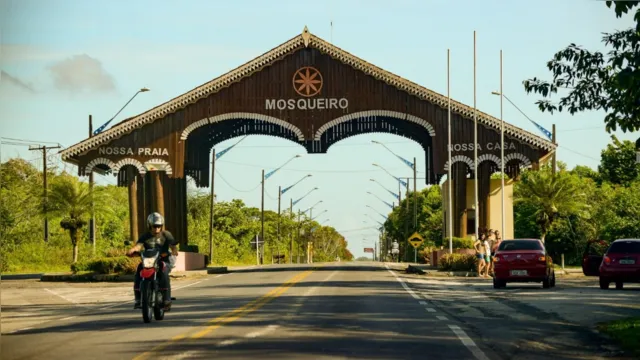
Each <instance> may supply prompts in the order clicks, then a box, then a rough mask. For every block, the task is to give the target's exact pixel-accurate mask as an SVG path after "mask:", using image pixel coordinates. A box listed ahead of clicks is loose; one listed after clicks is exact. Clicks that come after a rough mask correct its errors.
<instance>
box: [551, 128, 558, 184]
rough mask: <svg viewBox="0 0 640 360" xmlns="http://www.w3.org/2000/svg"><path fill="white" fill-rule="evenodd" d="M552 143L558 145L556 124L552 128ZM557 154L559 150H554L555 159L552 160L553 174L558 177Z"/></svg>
mask: <svg viewBox="0 0 640 360" xmlns="http://www.w3.org/2000/svg"><path fill="white" fill-rule="evenodd" d="M551 142H553V143H554V144H557V143H556V124H553V127H552V128H551ZM556 154H557V150H553V157H552V158H551V173H552V174H553V176H556Z"/></svg>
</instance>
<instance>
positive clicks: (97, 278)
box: [40, 267, 227, 282]
mask: <svg viewBox="0 0 640 360" xmlns="http://www.w3.org/2000/svg"><path fill="white" fill-rule="evenodd" d="M224 273H227V268H226V267H215V268H207V269H206V270H189V271H178V272H172V273H170V274H169V277H170V278H172V279H177V278H190V277H196V276H207V275H208V274H224ZM134 280H135V275H133V274H82V275H78V274H42V276H41V277H40V281H43V282H132V281H134Z"/></svg>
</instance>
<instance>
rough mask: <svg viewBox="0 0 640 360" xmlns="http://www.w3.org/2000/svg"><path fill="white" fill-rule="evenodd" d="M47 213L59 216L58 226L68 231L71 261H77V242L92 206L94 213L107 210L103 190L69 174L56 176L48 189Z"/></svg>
mask: <svg viewBox="0 0 640 360" xmlns="http://www.w3.org/2000/svg"><path fill="white" fill-rule="evenodd" d="M47 195H48V198H49V201H48V208H49V211H48V214H51V215H53V216H61V217H62V220H61V221H60V227H62V228H63V229H65V230H67V231H68V232H69V237H70V239H71V245H72V246H73V262H74V263H75V262H76V261H78V243H79V241H80V239H81V232H82V228H83V227H84V226H86V225H87V223H88V219H89V217H90V216H91V211H92V207H93V209H95V213H102V212H106V211H108V209H107V205H106V201H105V200H106V199H105V197H104V192H103V191H101V189H99V188H98V189H96V188H94V189H93V190H91V189H90V188H89V185H88V184H86V183H83V182H81V181H79V180H78V179H77V178H75V177H72V176H70V175H64V174H63V175H61V176H59V177H57V178H56V179H55V180H54V181H53V182H52V184H51V187H50V188H49V189H48V194H47Z"/></svg>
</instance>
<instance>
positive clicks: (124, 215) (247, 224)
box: [0, 158, 353, 273]
mask: <svg viewBox="0 0 640 360" xmlns="http://www.w3.org/2000/svg"><path fill="white" fill-rule="evenodd" d="M84 180H86V179H82V180H81V179H79V178H77V177H75V176H72V175H70V174H67V173H64V172H57V171H55V170H51V171H49V172H48V179H47V181H48V189H49V192H48V195H49V196H48V202H47V207H48V211H47V217H48V221H49V238H48V241H47V242H45V241H44V216H45V213H44V211H43V196H42V193H43V190H42V189H43V176H42V172H41V171H39V170H38V169H37V168H35V167H34V166H33V165H32V164H30V163H29V162H27V161H25V160H23V159H18V158H15V159H10V160H8V161H6V162H4V163H2V164H1V165H0V199H1V201H0V239H2V241H1V242H0V256H1V257H2V262H1V270H2V272H3V273H30V272H68V271H70V270H71V269H73V270H74V271H96V272H100V273H105V272H106V273H110V272H122V273H127V272H131V271H132V270H131V267H132V266H135V264H134V265H132V261H130V259H128V258H126V257H124V253H125V248H126V247H125V245H124V241H125V240H131V239H129V207H128V196H127V189H126V188H120V187H117V186H113V185H108V186H97V185H96V186H95V187H94V190H93V191H89V186H88V184H87V182H86V181H84ZM91 199H93V201H94V204H95V209H96V210H95V214H96V245H95V251H94V248H93V246H92V244H91V242H90V241H89V233H88V229H89V226H88V223H89V218H90V214H91V207H90V203H91V201H90V200H91ZM209 200H210V197H209V195H208V194H204V193H200V192H197V191H189V196H188V210H189V211H188V231H189V246H188V249H181V250H189V251H196V252H200V253H202V254H205V255H207V254H208V253H209V240H208V239H209V230H208V229H209ZM294 215H295V216H294ZM294 215H292V214H289V212H288V211H285V212H283V214H282V217H281V222H280V231H281V236H280V240H278V236H277V222H278V215H277V213H276V212H273V211H265V237H266V238H267V241H268V243H267V247H266V249H265V255H264V263H271V255H272V254H274V255H278V254H280V255H285V258H286V259H288V258H289V248H290V239H291V237H293V239H294V258H295V259H297V255H298V254H301V255H304V253H305V248H304V246H306V243H307V241H313V243H314V249H315V254H314V260H315V261H318V262H320V261H327V260H335V259H336V257H340V259H342V260H351V259H352V258H353V255H351V253H350V252H349V250H348V249H347V242H346V240H345V238H344V237H343V236H342V235H341V234H339V233H338V232H337V231H336V230H335V229H334V228H332V227H330V226H321V225H320V224H318V223H317V222H315V221H311V220H310V219H309V218H308V217H306V216H304V215H303V216H302V218H301V222H300V234H301V236H300V237H298V221H297V214H294ZM214 219H215V220H214V228H215V232H214V259H213V260H214V264H220V265H242V264H255V261H256V252H255V248H252V247H251V244H250V242H251V240H252V239H253V238H254V236H255V235H256V234H258V233H259V232H260V210H259V209H257V208H251V207H247V206H246V205H245V204H244V203H243V202H242V201H241V200H233V201H231V202H218V203H216V207H215V216H214ZM169 230H170V231H171V229H169ZM134 241H135V239H134ZM271 244H272V245H273V246H271ZM303 245H304V246H303ZM72 264H73V267H72ZM136 264H137V263H136ZM134 269H135V268H134Z"/></svg>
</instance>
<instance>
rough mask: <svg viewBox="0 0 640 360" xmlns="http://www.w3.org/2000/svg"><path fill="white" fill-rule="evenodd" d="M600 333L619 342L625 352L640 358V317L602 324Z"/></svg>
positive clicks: (599, 328)
mask: <svg viewBox="0 0 640 360" xmlns="http://www.w3.org/2000/svg"><path fill="white" fill-rule="evenodd" d="M598 331H600V332H602V333H604V334H607V335H608V336H610V337H611V338H612V339H614V340H615V341H616V342H618V343H619V344H620V346H621V347H622V349H623V350H625V351H628V352H629V353H630V354H632V355H635V356H639V357H640V341H639V340H638V339H640V317H635V318H627V319H621V320H615V321H611V322H607V323H600V324H598Z"/></svg>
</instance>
